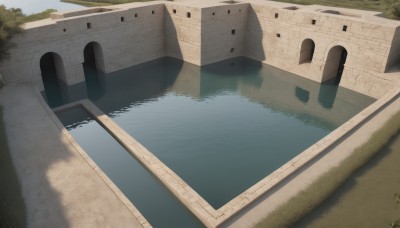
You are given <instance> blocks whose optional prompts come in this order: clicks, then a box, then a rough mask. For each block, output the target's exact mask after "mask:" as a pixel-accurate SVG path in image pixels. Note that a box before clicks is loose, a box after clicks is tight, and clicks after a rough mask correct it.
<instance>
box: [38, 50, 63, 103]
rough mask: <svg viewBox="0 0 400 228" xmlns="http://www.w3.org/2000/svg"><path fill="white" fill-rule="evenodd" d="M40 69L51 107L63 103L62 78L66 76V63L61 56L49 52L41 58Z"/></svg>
mask: <svg viewBox="0 0 400 228" xmlns="http://www.w3.org/2000/svg"><path fill="white" fill-rule="evenodd" d="M40 71H41V75H42V81H43V86H44V92H45V94H46V98H47V102H48V103H49V105H50V106H51V107H55V106H57V105H60V104H62V96H61V90H60V83H61V81H60V78H62V77H64V64H63V62H62V59H61V57H60V56H59V55H58V54H56V53H54V52H48V53H46V54H44V55H43V56H42V58H40Z"/></svg>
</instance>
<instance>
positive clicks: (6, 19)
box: [0, 5, 24, 61]
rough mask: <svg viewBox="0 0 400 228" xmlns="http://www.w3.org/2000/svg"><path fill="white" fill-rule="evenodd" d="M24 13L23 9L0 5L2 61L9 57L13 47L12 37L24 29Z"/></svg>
mask: <svg viewBox="0 0 400 228" xmlns="http://www.w3.org/2000/svg"><path fill="white" fill-rule="evenodd" d="M23 17H24V14H23V13H22V10H21V9H15V8H10V9H7V8H6V7H5V6H4V5H0V61H1V60H4V59H5V58H7V57H9V53H8V50H9V49H10V47H12V46H13V45H12V43H10V42H9V41H10V39H11V37H12V36H13V35H14V34H17V33H20V32H21V31H22V29H21V27H20V25H21V24H22V18H23Z"/></svg>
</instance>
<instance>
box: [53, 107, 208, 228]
mask: <svg viewBox="0 0 400 228" xmlns="http://www.w3.org/2000/svg"><path fill="white" fill-rule="evenodd" d="M57 116H58V118H59V119H60V120H61V122H62V123H63V124H64V126H65V127H66V128H67V129H68V131H69V132H70V133H71V135H72V136H73V137H74V139H75V140H76V141H77V142H78V143H79V145H80V146H81V147H82V148H83V149H84V150H85V151H86V153H88V155H89V156H90V157H91V158H92V159H93V160H94V161H95V162H96V164H97V165H98V166H99V167H101V169H102V170H103V171H104V172H105V173H106V174H107V176H108V177H109V178H110V179H112V180H113V182H114V183H115V184H116V185H117V186H118V187H119V189H120V190H121V191H122V192H123V193H124V194H125V195H126V196H127V197H128V198H129V200H131V202H133V204H134V205H135V206H136V207H137V208H138V209H139V210H140V212H141V213H142V214H143V215H144V216H145V218H146V219H148V221H149V222H150V223H151V225H153V226H154V227H171V228H172V227H202V225H201V223H200V221H198V220H197V219H196V218H195V217H194V216H193V215H192V214H191V213H190V212H189V211H188V210H187V209H186V208H185V207H184V206H183V205H181V204H180V203H179V202H178V201H177V200H176V199H175V198H174V196H173V195H172V194H171V193H170V192H168V190H167V189H165V188H164V187H163V186H162V184H161V183H160V182H158V181H157V180H156V178H155V177H153V176H152V175H151V174H149V172H148V171H147V170H146V169H145V168H143V167H142V166H141V164H140V163H139V162H137V161H136V160H135V159H134V158H133V157H132V156H131V155H130V154H129V153H128V152H127V151H126V150H125V149H124V148H123V147H122V146H121V145H120V144H118V143H117V142H116V141H115V140H114V138H113V137H112V136H111V135H109V134H108V133H107V131H105V130H104V129H103V128H102V127H101V126H100V125H99V124H98V123H97V122H96V121H94V120H93V119H92V118H91V117H90V116H89V115H88V114H87V113H86V112H85V111H84V110H83V109H82V108H76V109H72V110H68V111H65V112H60V113H57ZM76 121H77V122H76ZM98 142H102V143H101V144H99V143H98Z"/></svg>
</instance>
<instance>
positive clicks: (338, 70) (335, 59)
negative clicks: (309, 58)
mask: <svg viewBox="0 0 400 228" xmlns="http://www.w3.org/2000/svg"><path fill="white" fill-rule="evenodd" d="M346 59H347V50H346V48H344V47H342V46H340V45H338V46H334V47H332V48H331V49H330V50H329V52H328V56H327V58H326V61H325V67H324V72H323V74H322V80H321V81H322V82H325V83H329V84H335V85H339V83H340V80H341V78H342V74H343V71H344V67H345V63H346Z"/></svg>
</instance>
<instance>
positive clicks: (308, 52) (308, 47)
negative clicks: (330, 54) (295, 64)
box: [299, 39, 315, 64]
mask: <svg viewBox="0 0 400 228" xmlns="http://www.w3.org/2000/svg"><path fill="white" fill-rule="evenodd" d="M314 51H315V43H314V41H313V40H312V39H305V40H304V41H303V42H302V43H301V49H300V58H299V64H302V63H311V62H312V59H313V57H314Z"/></svg>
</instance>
